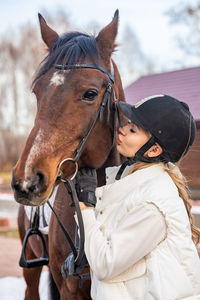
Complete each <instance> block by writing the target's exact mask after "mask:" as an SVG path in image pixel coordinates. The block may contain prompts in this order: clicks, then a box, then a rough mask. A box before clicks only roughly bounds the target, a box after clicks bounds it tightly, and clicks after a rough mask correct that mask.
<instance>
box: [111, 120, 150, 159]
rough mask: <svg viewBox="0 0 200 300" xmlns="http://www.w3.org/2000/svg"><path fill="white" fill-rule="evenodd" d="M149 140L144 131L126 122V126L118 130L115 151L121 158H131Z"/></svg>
mask: <svg viewBox="0 0 200 300" xmlns="http://www.w3.org/2000/svg"><path fill="white" fill-rule="evenodd" d="M149 138H150V136H149V135H148V134H147V132H146V131H145V130H144V129H142V128H141V127H138V126H136V125H135V124H134V123H132V122H131V121H128V124H127V125H125V126H123V127H122V128H121V127H120V128H119V134H118V137H117V150H118V152H119V153H120V154H122V155H123V156H126V157H133V156H134V155H135V153H136V152H137V151H138V150H139V149H140V148H141V147H142V146H143V145H144V144H145V143H146V142H147V141H148V140H149Z"/></svg>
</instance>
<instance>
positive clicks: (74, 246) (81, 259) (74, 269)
mask: <svg viewBox="0 0 200 300" xmlns="http://www.w3.org/2000/svg"><path fill="white" fill-rule="evenodd" d="M54 67H55V68H56V69H59V70H72V69H85V68H88V69H95V70H99V71H100V72H102V73H104V74H106V75H107V76H108V78H109V82H108V84H107V87H106V91H105V93H104V96H103V100H102V102H101V105H100V108H99V110H98V113H97V115H96V118H95V119H94V121H93V123H92V125H91V127H90V128H89V130H88V133H87V134H86V135H85V136H84V137H83V138H82V140H81V141H80V143H79V145H78V147H77V149H76V150H75V152H74V155H73V158H65V159H63V160H62V161H61V162H60V164H59V166H58V173H57V174H58V176H57V179H56V181H59V180H61V181H62V182H63V183H64V185H65V187H66V188H67V190H68V193H69V194H70V195H71V198H72V205H73V206H75V209H76V213H77V219H78V226H76V241H75V243H74V242H73V241H72V239H71V237H70V235H69V234H68V232H67V230H66V229H65V227H64V225H63V224H62V222H61V221H60V219H59V217H58V215H57V214H56V212H55V210H54V208H53V207H52V205H51V204H50V202H49V201H48V200H47V204H48V205H49V207H50V209H51V210H52V212H53V214H54V215H55V217H56V220H57V222H58V224H59V226H60V227H61V230H62V231H63V233H64V235H65V237H66V239H67V241H68V243H69V245H70V247H71V250H72V253H70V254H69V255H68V257H67V259H66V260H65V262H64V263H63V265H62V268H61V273H62V276H63V278H66V277H67V275H73V276H75V277H78V278H79V279H80V286H81V284H82V279H83V278H87V277H89V276H88V275H89V274H80V273H81V271H82V270H83V269H84V268H85V266H86V264H87V260H86V257H85V255H84V242H85V234H84V225H83V219H82V214H81V210H80V206H79V200H78V197H77V193H76V189H75V185H74V183H73V179H74V178H75V177H76V174H77V172H78V160H79V158H80V156H81V154H82V152H83V150H84V148H85V145H86V143H87V141H88V139H89V137H90V136H91V134H92V132H93V130H94V128H95V126H96V124H97V123H98V121H99V120H102V116H103V113H104V110H105V107H106V106H107V107H108V119H107V121H109V119H110V106H111V93H113V100H114V101H113V104H112V109H113V135H112V146H113V144H114V140H115V126H116V125H115V121H116V114H117V117H118V122H119V125H120V127H121V126H122V123H121V119H120V115H119V110H118V106H117V99H116V95H115V91H114V87H113V84H114V81H115V79H114V67H113V64H112V62H111V72H109V71H108V70H106V69H104V68H103V67H101V66H99V65H96V64H91V63H77V64H73V65H60V64H56V65H54ZM66 161H71V162H73V163H74V164H75V167H76V169H75V173H74V174H73V176H72V177H71V178H66V179H65V178H62V173H59V172H60V168H61V166H62V164H63V163H64V162H66ZM54 187H55V184H54ZM54 187H53V189H54ZM53 189H52V192H53ZM52 192H51V194H52ZM51 194H50V195H49V196H48V199H49V198H50V196H51ZM33 223H34V222H33ZM36 223H38V221H37V222H36ZM36 225H38V224H36ZM36 225H34V224H32V226H31V228H30V232H29V233H28V235H27V238H26V239H25V241H24V245H23V255H22V258H21V264H20V265H21V266H22V267H25V268H27V267H28V268H31V267H38V266H41V265H43V264H48V258H47V255H46V247H45V243H44V240H43V236H42V234H41V232H40V231H39V229H38V226H36ZM35 227H37V228H35ZM38 232H39V233H38ZM78 233H79V234H78ZM32 234H37V235H39V236H40V237H41V240H42V244H43V249H44V254H43V257H42V258H40V259H36V260H34V262H33V261H30V260H26V258H25V248H26V243H27V240H28V238H29V236H30V235H32Z"/></svg>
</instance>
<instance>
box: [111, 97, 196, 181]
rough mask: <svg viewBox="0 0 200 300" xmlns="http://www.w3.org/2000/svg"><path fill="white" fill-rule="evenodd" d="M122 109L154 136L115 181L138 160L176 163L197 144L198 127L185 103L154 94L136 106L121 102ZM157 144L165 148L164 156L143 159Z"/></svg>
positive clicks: (124, 165)
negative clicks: (195, 142) (194, 143)
mask: <svg viewBox="0 0 200 300" xmlns="http://www.w3.org/2000/svg"><path fill="white" fill-rule="evenodd" d="M119 107H120V109H121V111H122V113H123V114H124V115H125V116H126V117H127V118H128V119H129V120H131V121H132V122H133V123H134V124H136V125H137V126H140V127H142V128H143V129H145V130H147V131H149V132H150V133H151V135H152V137H151V138H150V139H149V141H148V142H147V143H146V144H145V145H144V146H142V147H141V148H140V149H139V150H138V152H137V153H136V154H135V156H134V157H133V158H129V159H128V160H127V161H126V162H125V163H124V164H123V165H122V168H121V170H120V171H119V174H117V176H116V179H119V178H120V177H121V174H122V172H123V170H124V168H125V167H126V166H127V165H131V164H133V163H134V162H136V161H145V162H153V161H164V162H169V161H170V162H173V163H175V162H177V161H179V160H180V158H181V157H183V156H184V155H185V154H186V153H187V152H188V150H189V148H190V146H191V145H192V144H193V142H194V139H195V134H196V125H195V121H194V119H193V116H192V114H191V113H190V111H189V107H188V105H187V104H186V103H184V102H181V101H179V100H177V99H175V98H173V97H170V96H167V95H154V96H151V97H148V98H145V99H142V100H141V101H139V102H138V103H136V104H135V105H130V104H128V103H124V102H119ZM156 142H157V143H158V144H159V145H160V146H161V147H162V150H163V152H162V154H161V155H159V156H158V157H155V158H150V157H144V156H143V155H144V153H145V152H146V151H147V150H148V149H149V148H150V147H151V146H152V145H153V144H155V143H156Z"/></svg>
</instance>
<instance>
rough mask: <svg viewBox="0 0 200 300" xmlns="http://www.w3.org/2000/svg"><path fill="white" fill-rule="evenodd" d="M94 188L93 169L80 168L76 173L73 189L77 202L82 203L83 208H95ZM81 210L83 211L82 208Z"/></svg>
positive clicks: (94, 174)
mask: <svg viewBox="0 0 200 300" xmlns="http://www.w3.org/2000/svg"><path fill="white" fill-rule="evenodd" d="M96 186H97V174H96V170H95V169H92V168H82V169H80V170H79V171H78V173H77V176H76V185H75V187H76V192H77V196H78V199H79V201H81V202H83V203H84V204H85V206H92V207H95V206H96V201H97V200H96V196H95V190H96ZM82 209H84V207H83V206H82Z"/></svg>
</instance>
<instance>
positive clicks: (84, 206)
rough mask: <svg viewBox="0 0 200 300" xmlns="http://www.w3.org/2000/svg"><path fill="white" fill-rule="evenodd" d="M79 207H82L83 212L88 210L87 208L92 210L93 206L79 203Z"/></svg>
mask: <svg viewBox="0 0 200 300" xmlns="http://www.w3.org/2000/svg"><path fill="white" fill-rule="evenodd" d="M79 206H80V209H81V210H84V209H87V208H92V207H91V206H87V205H85V203H83V202H79Z"/></svg>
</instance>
